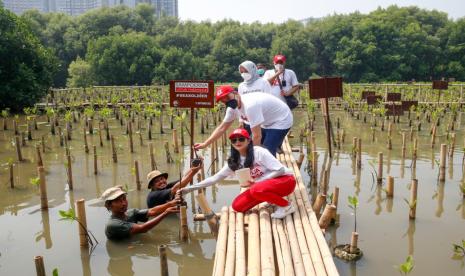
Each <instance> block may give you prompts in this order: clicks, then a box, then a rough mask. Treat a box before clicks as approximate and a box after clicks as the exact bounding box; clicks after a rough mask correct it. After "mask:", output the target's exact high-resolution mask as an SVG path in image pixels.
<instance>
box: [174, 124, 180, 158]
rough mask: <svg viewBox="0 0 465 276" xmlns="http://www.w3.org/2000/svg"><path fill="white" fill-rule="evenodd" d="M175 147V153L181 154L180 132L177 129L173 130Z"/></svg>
mask: <svg viewBox="0 0 465 276" xmlns="http://www.w3.org/2000/svg"><path fill="white" fill-rule="evenodd" d="M173 146H174V152H175V153H179V143H178V131H177V130H176V129H173Z"/></svg>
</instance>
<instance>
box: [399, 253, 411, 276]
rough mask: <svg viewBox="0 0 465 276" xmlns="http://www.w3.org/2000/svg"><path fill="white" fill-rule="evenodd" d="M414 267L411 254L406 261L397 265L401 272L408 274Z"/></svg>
mask: <svg viewBox="0 0 465 276" xmlns="http://www.w3.org/2000/svg"><path fill="white" fill-rule="evenodd" d="M414 267H415V265H414V263H413V257H412V256H411V255H409V256H408V257H407V259H406V260H405V262H404V263H402V264H400V265H399V266H398V267H397V270H399V272H400V274H402V275H407V274H410V272H412V270H413V268H414Z"/></svg>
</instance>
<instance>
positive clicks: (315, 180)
mask: <svg viewBox="0 0 465 276" xmlns="http://www.w3.org/2000/svg"><path fill="white" fill-rule="evenodd" d="M311 181H312V183H313V184H314V185H316V184H317V183H318V152H317V151H312V180H311Z"/></svg>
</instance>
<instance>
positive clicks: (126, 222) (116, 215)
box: [101, 186, 180, 240]
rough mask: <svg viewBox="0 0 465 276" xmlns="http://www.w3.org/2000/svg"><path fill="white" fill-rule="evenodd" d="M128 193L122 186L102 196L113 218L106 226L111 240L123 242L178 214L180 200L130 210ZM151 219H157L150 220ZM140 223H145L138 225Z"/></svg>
mask: <svg viewBox="0 0 465 276" xmlns="http://www.w3.org/2000/svg"><path fill="white" fill-rule="evenodd" d="M126 194H127V193H126V192H125V191H124V190H123V189H122V187H121V186H116V187H111V188H108V189H106V190H105V191H104V192H103V193H102V196H101V199H102V200H103V201H105V207H106V208H107V210H108V211H110V212H111V217H110V219H109V220H108V222H107V224H106V226H105V235H106V236H107V238H108V239H109V240H122V239H126V238H129V237H131V236H132V235H135V234H139V233H145V232H147V231H148V230H150V229H152V228H153V227H155V226H156V225H157V224H158V223H160V221H161V220H162V219H163V218H165V217H166V216H168V215H169V214H172V213H178V212H179V210H178V207H177V205H178V204H179V203H180V199H179V198H178V197H177V198H175V199H174V200H172V201H170V202H168V203H166V204H163V205H160V206H157V207H154V208H150V209H143V210H139V209H128V200H127V199H126ZM149 217H155V218H154V219H151V220H148V219H149ZM138 222H143V223H141V224H138Z"/></svg>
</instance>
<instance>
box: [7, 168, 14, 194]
mask: <svg viewBox="0 0 465 276" xmlns="http://www.w3.org/2000/svg"><path fill="white" fill-rule="evenodd" d="M8 167H9V171H10V187H11V188H12V189H14V187H15V177H14V171H13V162H11V163H10V164H9V166H8Z"/></svg>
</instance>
